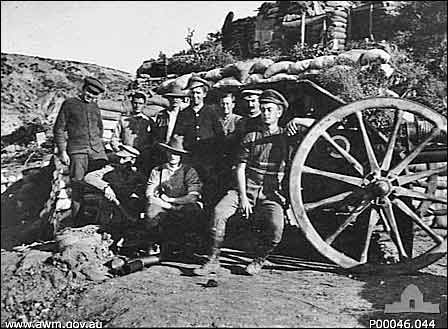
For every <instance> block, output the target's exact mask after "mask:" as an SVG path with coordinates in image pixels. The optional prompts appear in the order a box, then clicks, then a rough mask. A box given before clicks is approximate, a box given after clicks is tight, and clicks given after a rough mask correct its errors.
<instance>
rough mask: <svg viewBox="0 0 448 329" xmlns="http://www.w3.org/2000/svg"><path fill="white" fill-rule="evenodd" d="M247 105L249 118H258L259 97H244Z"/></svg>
mask: <svg viewBox="0 0 448 329" xmlns="http://www.w3.org/2000/svg"><path fill="white" fill-rule="evenodd" d="M244 100H245V101H246V104H247V110H248V116H249V117H250V118H253V117H256V116H257V115H259V114H260V102H259V97H258V96H257V95H248V96H246V97H244Z"/></svg>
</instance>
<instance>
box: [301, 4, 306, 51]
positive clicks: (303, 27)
mask: <svg viewBox="0 0 448 329" xmlns="http://www.w3.org/2000/svg"><path fill="white" fill-rule="evenodd" d="M305 16H306V13H305V12H303V13H302V27H301V30H300V32H301V34H300V46H301V47H302V48H303V47H305Z"/></svg>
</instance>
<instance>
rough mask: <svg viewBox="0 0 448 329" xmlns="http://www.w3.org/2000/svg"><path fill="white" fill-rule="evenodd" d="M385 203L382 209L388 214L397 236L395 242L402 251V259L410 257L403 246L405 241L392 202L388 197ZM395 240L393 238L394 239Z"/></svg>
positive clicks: (387, 217)
mask: <svg viewBox="0 0 448 329" xmlns="http://www.w3.org/2000/svg"><path fill="white" fill-rule="evenodd" d="M383 200H384V204H383V205H382V209H383V211H384V215H385V216H386V219H387V221H388V222H389V225H390V227H391V229H392V233H393V235H394V237H395V244H396V245H397V247H398V252H399V253H400V259H402V258H408V255H407V253H406V251H405V250H404V247H403V242H402V241H401V237H400V232H399V231H398V225H397V221H396V220H395V215H394V211H393V209H392V203H391V202H390V200H389V199H388V198H384V199H383ZM392 240H393V239H392Z"/></svg>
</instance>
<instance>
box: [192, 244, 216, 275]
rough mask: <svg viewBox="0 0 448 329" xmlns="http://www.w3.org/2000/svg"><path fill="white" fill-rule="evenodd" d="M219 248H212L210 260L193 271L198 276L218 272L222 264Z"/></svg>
mask: <svg viewBox="0 0 448 329" xmlns="http://www.w3.org/2000/svg"><path fill="white" fill-rule="evenodd" d="M219 253H220V249H219V248H212V252H211V253H210V255H209V259H208V261H207V262H206V263H205V264H203V265H202V266H201V267H199V268H196V269H194V270H193V273H194V274H195V275H198V276H205V275H209V274H210V273H218V272H219V270H220V268H221V265H220V264H219Z"/></svg>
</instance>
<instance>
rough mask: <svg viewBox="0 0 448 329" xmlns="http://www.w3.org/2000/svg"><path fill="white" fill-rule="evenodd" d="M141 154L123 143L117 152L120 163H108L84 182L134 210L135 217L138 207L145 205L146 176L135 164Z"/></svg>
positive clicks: (90, 173) (85, 178)
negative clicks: (143, 202) (143, 201)
mask: <svg viewBox="0 0 448 329" xmlns="http://www.w3.org/2000/svg"><path fill="white" fill-rule="evenodd" d="M139 154H140V152H139V151H138V150H137V149H135V148H133V147H132V146H128V145H121V146H120V151H118V152H117V153H116V156H117V157H118V159H119V163H109V164H106V165H105V166H104V167H102V168H101V169H98V170H95V171H91V172H89V173H88V174H87V175H86V176H85V177H84V182H86V183H87V184H89V185H92V186H94V187H96V188H98V189H99V190H100V191H102V192H103V193H104V196H105V198H106V199H107V200H109V201H112V202H114V203H116V204H117V205H120V204H123V205H124V206H126V207H125V208H127V209H131V210H133V211H132V213H133V214H134V215H135V216H134V217H135V219H136V218H137V214H138V213H139V212H140V210H141V209H138V208H139V204H140V207H144V204H143V205H142V200H143V196H144V188H145V176H144V175H143V173H141V172H140V171H138V170H137V168H136V167H135V166H134V164H135V161H136V159H137V157H138V156H139ZM138 199H140V202H139V201H138ZM125 215H128V214H125ZM127 217H129V216H127ZM128 219H133V218H128Z"/></svg>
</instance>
